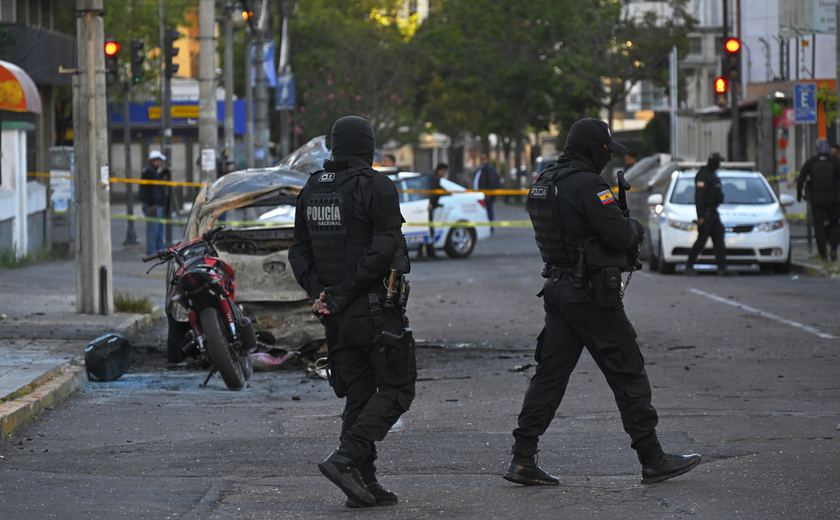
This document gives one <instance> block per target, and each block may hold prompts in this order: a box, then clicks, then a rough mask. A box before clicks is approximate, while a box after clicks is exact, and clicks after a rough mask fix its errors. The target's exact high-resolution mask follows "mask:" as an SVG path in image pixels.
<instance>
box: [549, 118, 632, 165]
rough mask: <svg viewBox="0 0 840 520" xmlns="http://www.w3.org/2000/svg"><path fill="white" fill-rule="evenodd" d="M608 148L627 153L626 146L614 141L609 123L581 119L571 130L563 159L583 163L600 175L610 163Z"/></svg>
mask: <svg viewBox="0 0 840 520" xmlns="http://www.w3.org/2000/svg"><path fill="white" fill-rule="evenodd" d="M607 147H610V148H612V151H615V152H616V153H623V152H624V151H625V148H624V146H622V145H620V144H618V143H616V142H615V141H613V140H612V137H611V136H610V129H609V126H608V125H607V123H605V122H603V121H601V120H599V119H581V120H580V121H577V122H576V123H575V124H573V125H572V128H570V129H569V135H568V137H566V146H565V147H564V148H563V157H564V158H565V159H567V160H573V161H583V162H585V163H587V164H589V165H590V166H592V168H594V173H598V174H600V173H601V170H603V169H604V167H606V166H607V163H609V162H610V157H611V155H610V149H608V148H607Z"/></svg>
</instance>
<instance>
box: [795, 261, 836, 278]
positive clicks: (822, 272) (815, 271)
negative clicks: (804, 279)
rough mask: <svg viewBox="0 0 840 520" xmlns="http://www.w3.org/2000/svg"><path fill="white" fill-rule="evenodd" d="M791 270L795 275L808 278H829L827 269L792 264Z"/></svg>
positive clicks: (801, 263) (796, 263)
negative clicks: (802, 275)
mask: <svg viewBox="0 0 840 520" xmlns="http://www.w3.org/2000/svg"><path fill="white" fill-rule="evenodd" d="M790 270H791V272H793V273H799V274H806V275H808V276H828V271H826V269H825V267H823V266H820V265H814V264H806V263H803V262H791V263H790Z"/></svg>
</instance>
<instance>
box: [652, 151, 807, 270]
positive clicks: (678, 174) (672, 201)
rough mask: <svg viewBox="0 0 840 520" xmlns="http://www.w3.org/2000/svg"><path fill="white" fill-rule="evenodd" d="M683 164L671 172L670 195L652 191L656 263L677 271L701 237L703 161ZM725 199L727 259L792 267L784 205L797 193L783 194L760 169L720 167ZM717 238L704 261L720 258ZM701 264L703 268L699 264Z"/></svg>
mask: <svg viewBox="0 0 840 520" xmlns="http://www.w3.org/2000/svg"><path fill="white" fill-rule="evenodd" d="M688 166H689V165H682V169H681V170H678V171H674V172H673V173H672V174H671V180H670V183H669V184H668V188H667V189H666V191H665V194H664V196H663V195H662V194H659V193H656V194H653V195H650V196H649V197H648V201H647V203H648V217H649V221H648V226H649V229H650V237H649V240H648V244H649V247H650V258H651V260H650V268H651V269H652V270H654V271H655V270H658V271H659V272H660V273H663V274H670V273H673V272H674V270H675V264H678V263H682V264H684V263H685V262H686V261H687V260H688V253H689V251H690V250H691V247H692V246H693V245H694V242H695V241H696V240H697V210H696V208H695V205H694V177H695V175H696V174H697V170H698V168H699V165H691V166H693V167H688ZM718 176H719V177H720V180H721V184H722V189H723V195H724V200H723V204H721V205H720V207H719V208H718V212H719V213H720V218H721V221H722V222H723V225H724V228H725V231H726V233H725V242H726V261H727V263H728V264H729V265H758V266H759V267H760V268H761V269H762V270H774V271H776V272H777V273H788V272H790V226H789V225H788V223H787V221H786V220H785V214H784V212H783V211H782V206H790V205H792V204H793V202H794V200H793V197H791V196H790V195H781V197H779V198H777V197H776V195H775V194H774V193H773V190H772V189H771V188H770V185H769V184H768V183H767V181H766V180H765V179H764V176H763V175H762V174H761V173H759V172H757V171H754V170H737V169H734V168H730V169H727V165H726V164H725V163H724V165H723V166H722V169H721V170H719V171H718ZM714 263H715V257H714V251H713V249H712V242H711V239H709V241H708V242H707V243H706V247H705V248H704V249H703V252H702V253H701V254H700V258H699V259H698V260H697V264H698V266H699V267H700V268H701V269H702V264H714ZM698 270H699V269H698Z"/></svg>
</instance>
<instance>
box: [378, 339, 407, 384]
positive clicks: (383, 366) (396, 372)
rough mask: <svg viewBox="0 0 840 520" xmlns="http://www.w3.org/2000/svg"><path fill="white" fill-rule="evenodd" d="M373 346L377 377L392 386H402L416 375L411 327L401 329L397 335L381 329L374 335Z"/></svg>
mask: <svg viewBox="0 0 840 520" xmlns="http://www.w3.org/2000/svg"><path fill="white" fill-rule="evenodd" d="M373 347H374V349H375V352H376V354H375V366H376V373H377V377H379V378H382V379H383V380H385V381H387V382H388V383H389V384H391V385H393V386H402V385H404V384H407V383H409V382H410V381H412V380H414V379H415V378H416V377H417V363H416V361H415V359H414V336H413V333H412V332H411V329H407V328H406V329H403V330H402V332H401V333H400V335H399V336H398V335H396V334H394V333H392V332H388V331H382V333H380V334H379V336H377V337H376V341H375V342H374V345H373Z"/></svg>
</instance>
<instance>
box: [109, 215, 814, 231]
mask: <svg viewBox="0 0 840 520" xmlns="http://www.w3.org/2000/svg"><path fill="white" fill-rule="evenodd" d="M805 217H806V216H805V214H798V215H786V216H785V218H786V219H787V220H804V219H805ZM111 218H115V219H119V220H134V221H140V222H156V223H158V224H173V225H177V226H185V225H186V224H187V223H186V222H185V221H183V220H172V219H165V218H153V217H142V216H137V215H123V214H121V213H111ZM216 224H219V225H225V226H228V227H261V226H279V225H283V224H282V223H279V222H271V221H262V220H260V221H254V220H227V221H218V220H217V221H216ZM417 226H421V227H431V228H444V227H464V228H475V227H494V228H529V227H533V225H532V224H531V221H530V220H494V221H493V222H406V223H404V224H403V227H417Z"/></svg>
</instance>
